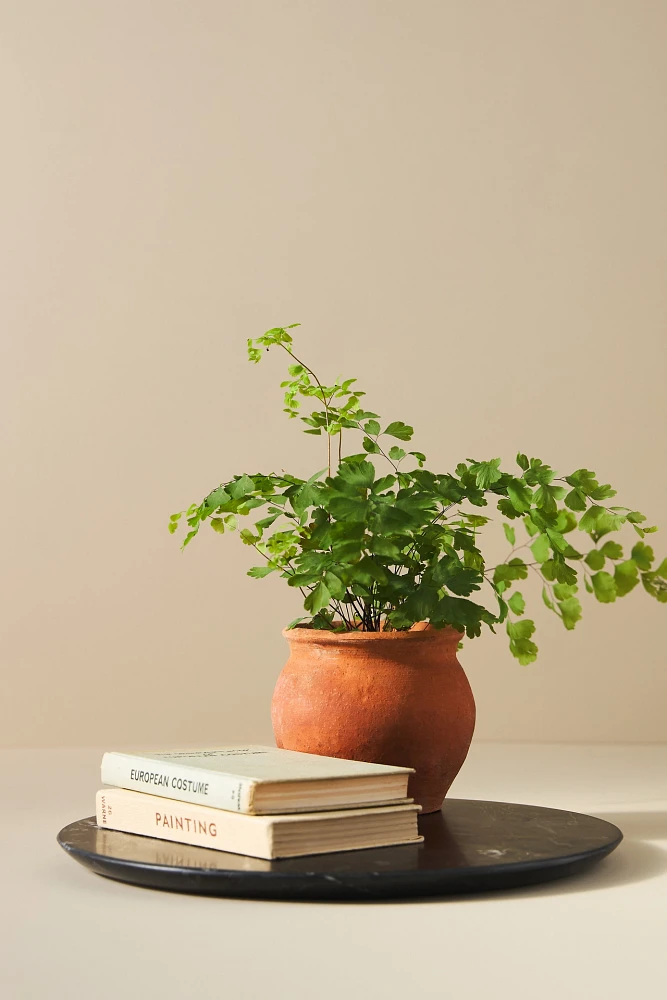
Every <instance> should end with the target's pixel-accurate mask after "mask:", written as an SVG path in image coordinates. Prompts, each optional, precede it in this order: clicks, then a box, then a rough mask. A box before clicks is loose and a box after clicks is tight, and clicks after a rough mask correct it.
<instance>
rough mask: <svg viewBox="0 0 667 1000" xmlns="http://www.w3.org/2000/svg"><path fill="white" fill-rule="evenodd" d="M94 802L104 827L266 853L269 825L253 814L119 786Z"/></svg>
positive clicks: (106, 790) (221, 848)
mask: <svg viewBox="0 0 667 1000" xmlns="http://www.w3.org/2000/svg"><path fill="white" fill-rule="evenodd" d="M95 806H96V818H97V825H98V826H99V827H102V828H104V829H109V830H121V831H123V832H124V833H136V834H139V835H140V836H142V837H155V838H157V839H158V840H169V841H173V842H175V843H180V844H191V845H192V846H194V847H209V848H213V850H216V851H232V852H234V853H237V854H238V853H244V854H249V855H251V856H253V857H260V858H269V857H270V855H271V843H270V829H269V827H268V825H267V824H265V823H264V822H263V821H262V820H261V819H258V818H254V817H248V818H246V817H244V818H241V817H238V816H233V815H230V814H229V812H227V811H225V810H220V809H214V808H212V807H210V806H200V805H194V804H192V803H186V802H177V801H175V800H173V799H166V798H162V797H160V796H157V795H145V794H142V793H141V792H139V793H137V792H131V791H129V790H126V789H123V788H103V789H101V790H100V791H99V792H98V793H97V795H96V799H95Z"/></svg>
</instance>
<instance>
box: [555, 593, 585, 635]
mask: <svg viewBox="0 0 667 1000" xmlns="http://www.w3.org/2000/svg"><path fill="white" fill-rule="evenodd" d="M558 607H559V608H560V613H561V615H562V618H563V625H564V626H565V628H566V629H570V630H571V629H573V628H574V627H575V625H576V624H577V622H578V621H580V620H581V604H580V603H579V601H578V599H577V598H576V597H568V598H567V599H566V600H564V601H561V602H560V604H559V605H558Z"/></svg>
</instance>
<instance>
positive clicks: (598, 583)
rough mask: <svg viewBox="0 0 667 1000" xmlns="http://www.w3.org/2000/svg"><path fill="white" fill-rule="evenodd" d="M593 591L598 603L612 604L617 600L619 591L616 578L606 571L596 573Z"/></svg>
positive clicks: (592, 581) (593, 577) (593, 578)
mask: <svg viewBox="0 0 667 1000" xmlns="http://www.w3.org/2000/svg"><path fill="white" fill-rule="evenodd" d="M591 583H592V584H593V590H594V591H595V596H596V597H597V599H598V601H600V602H601V603H602V604H612V603H613V602H614V601H615V600H616V596H617V590H616V584H615V582H614V577H613V576H611V574H610V573H605V572H604V571H602V572H600V573H594V574H593V576H592V577H591Z"/></svg>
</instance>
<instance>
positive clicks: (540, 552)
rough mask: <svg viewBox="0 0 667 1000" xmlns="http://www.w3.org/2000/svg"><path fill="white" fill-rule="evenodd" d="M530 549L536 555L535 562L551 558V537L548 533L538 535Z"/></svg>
mask: <svg viewBox="0 0 667 1000" xmlns="http://www.w3.org/2000/svg"><path fill="white" fill-rule="evenodd" d="M530 551H531V552H532V553H533V556H534V557H535V562H538V563H543V562H546V560H547V559H548V558H549V554H550V552H551V549H550V546H549V538H548V536H547V535H538V536H537V538H536V539H535V541H534V542H533V544H532V545H531V546H530Z"/></svg>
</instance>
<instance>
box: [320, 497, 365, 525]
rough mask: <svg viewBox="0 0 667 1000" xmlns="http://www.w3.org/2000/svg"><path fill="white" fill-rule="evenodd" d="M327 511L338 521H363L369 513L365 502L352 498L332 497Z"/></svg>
mask: <svg viewBox="0 0 667 1000" xmlns="http://www.w3.org/2000/svg"><path fill="white" fill-rule="evenodd" d="M329 511H330V512H331V514H332V516H333V517H335V518H336V520H338V521H357V522H361V521H365V520H366V517H367V515H368V513H369V511H370V508H369V505H368V502H367V501H366V500H357V499H355V498H354V497H333V499H332V500H331V501H330V502H329Z"/></svg>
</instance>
